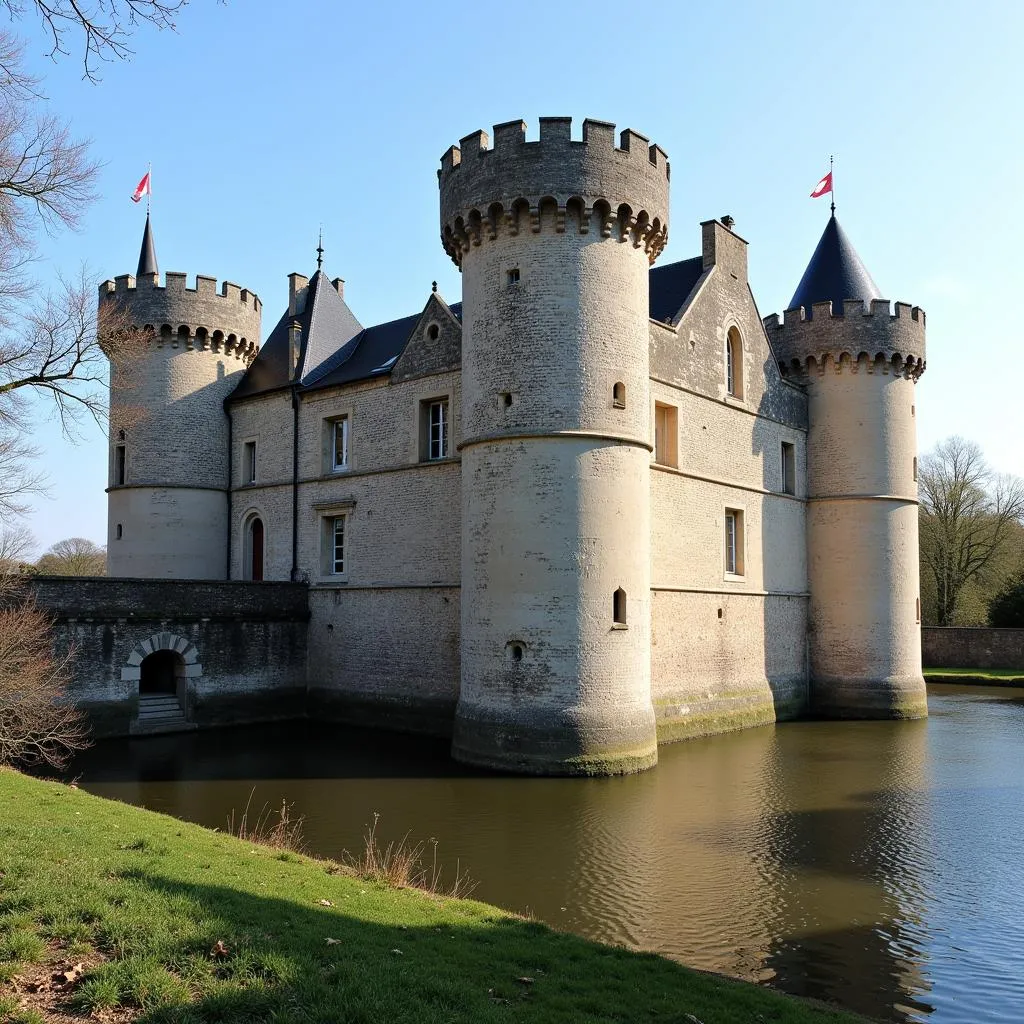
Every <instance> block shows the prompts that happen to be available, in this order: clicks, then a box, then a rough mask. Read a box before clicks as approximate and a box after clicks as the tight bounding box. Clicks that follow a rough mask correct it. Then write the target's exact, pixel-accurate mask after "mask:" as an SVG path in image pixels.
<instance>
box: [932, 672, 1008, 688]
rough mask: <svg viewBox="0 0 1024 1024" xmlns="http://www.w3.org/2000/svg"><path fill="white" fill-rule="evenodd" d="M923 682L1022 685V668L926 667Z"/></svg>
mask: <svg viewBox="0 0 1024 1024" xmlns="http://www.w3.org/2000/svg"><path fill="white" fill-rule="evenodd" d="M924 678H925V682H929V681H930V682H933V683H983V684H985V685H987V686H1024V669H1013V668H984V669H982V668H926V669H925V670H924Z"/></svg>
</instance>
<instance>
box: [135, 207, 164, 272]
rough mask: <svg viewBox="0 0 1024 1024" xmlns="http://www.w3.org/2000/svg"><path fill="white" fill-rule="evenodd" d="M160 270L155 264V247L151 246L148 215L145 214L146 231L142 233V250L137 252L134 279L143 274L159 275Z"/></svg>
mask: <svg viewBox="0 0 1024 1024" xmlns="http://www.w3.org/2000/svg"><path fill="white" fill-rule="evenodd" d="M159 273H160V268H159V267H158V266H157V262H156V246H155V245H154V244H153V232H152V229H151V228H150V226H149V214H148V213H147V214H146V230H145V231H143V232H142V248H141V249H140V250H139V269H138V270H136V271H135V276H136V277H142V275H143V274H159Z"/></svg>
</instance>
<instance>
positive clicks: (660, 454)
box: [654, 402, 679, 466]
mask: <svg viewBox="0 0 1024 1024" xmlns="http://www.w3.org/2000/svg"><path fill="white" fill-rule="evenodd" d="M654 461H655V462H657V463H658V464H659V465H661V466H678V465H679V410H678V409H677V408H676V407H675V406H674V405H662V404H661V402H655V403H654Z"/></svg>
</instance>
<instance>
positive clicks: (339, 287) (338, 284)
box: [331, 277, 345, 298]
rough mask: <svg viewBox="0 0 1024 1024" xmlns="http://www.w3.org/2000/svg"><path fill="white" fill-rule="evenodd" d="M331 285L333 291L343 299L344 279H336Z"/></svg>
mask: <svg viewBox="0 0 1024 1024" xmlns="http://www.w3.org/2000/svg"><path fill="white" fill-rule="evenodd" d="M331 284H333V285H334V290H335V291H336V292H337V293H338V294H339V295H340V296H341V297H342V298H345V279H344V278H343V277H336V278H335V279H334V280H333V281H332V282H331Z"/></svg>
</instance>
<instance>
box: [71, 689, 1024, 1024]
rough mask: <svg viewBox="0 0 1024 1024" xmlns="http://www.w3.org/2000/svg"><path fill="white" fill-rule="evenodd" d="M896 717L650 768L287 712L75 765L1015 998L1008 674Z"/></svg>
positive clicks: (1021, 897) (698, 962) (1016, 723)
mask: <svg viewBox="0 0 1024 1024" xmlns="http://www.w3.org/2000/svg"><path fill="white" fill-rule="evenodd" d="M929 707H930V712H931V717H930V718H929V719H927V720H926V721H918V722H909V723H891V722H869V723H829V722H822V723H819V722H804V723H792V724H785V725H780V726H774V727H773V726H766V727H762V728H758V729H752V730H749V731H745V732H738V733H733V734H729V735H726V736H720V737H715V738H712V739H707V740H694V741H690V742H685V743H678V744H674V745H672V746H668V747H662V748H661V750H660V763H659V765H658V767H657V768H656V769H655V770H654V771H651V772H646V773H644V774H641V775H635V776H630V777H626V778H617V779H595V780H589V779H522V778H513V777H504V776H497V775H489V774H485V773H482V772H474V771H472V770H467V769H465V768H463V767H461V766H459V765H456V764H454V763H453V762H452V761H451V760H450V758H449V756H448V745H447V743H445V742H443V741H437V740H429V739H422V738H412V737H407V736H397V735H389V734H384V733H373V732H368V731H361V730H357V729H350V728H347V727H338V726H328V725H323V724H317V723H296V724H290V725H286V726H261V727H253V728H246V729H237V730H230V731H223V732H218V733H213V732H206V733H191V734H183V735H179V736H171V737H165V738H159V739H146V740H135V741H128V740H124V741H120V740H118V741H108V742H105V743H102V744H100V745H98V746H97V747H96V748H94V749H93V750H92V751H89V752H88V753H87V754H86V755H84V756H83V757H81V758H80V759H79V760H78V761H77V762H76V763H75V764H74V765H73V766H72V768H71V769H70V773H69V774H71V775H77V776H79V777H80V780H79V781H80V784H81V785H82V786H83V788H85V789H88V790H90V791H91V792H94V793H98V794H100V795H102V796H107V797H112V798H115V799H119V800H125V801H129V802H131V803H137V804H143V805H145V806H146V807H149V808H152V809H154V810H159V811H164V812H167V813H169V814H174V815H177V816H180V817H182V818H187V819H190V820H193V821H198V822H201V823H203V824H206V825H209V826H212V827H218V828H222V827H224V825H225V822H226V819H227V816H228V814H229V813H230V812H231V810H232V809H234V810H235V811H236V812H240V811H241V810H242V809H243V808H244V807H245V805H246V804H247V802H249V801H250V794H252V798H251V804H252V807H253V808H254V809H259V808H260V807H261V806H262V805H264V804H269V805H277V804H280V802H281V800H282V799H285V800H287V801H288V802H290V803H292V804H293V805H294V811H295V813H296V814H299V815H303V816H304V817H305V837H306V841H307V844H308V846H309V847H310V849H311V850H312V851H313V852H316V853H320V854H323V855H325V856H331V857H337V856H338V855H339V854H340V852H341V851H342V850H343V849H348V850H357V849H359V848H360V847H361V845H362V833H363V831H364V829H365V826H366V824H367V823H368V822H370V821H372V819H373V816H374V814H375V813H376V814H379V815H380V825H379V828H378V834H379V835H380V836H381V837H383V838H385V839H390V838H398V837H400V836H401V835H402V834H404V833H405V832H409V834H410V836H411V838H412V839H414V840H424V841H429V840H430V839H432V838H436V839H437V840H438V842H439V847H438V850H439V858H440V860H441V861H442V862H443V863H444V864H445V865H446V867H448V868H451V869H454V867H455V865H456V863H458V864H459V866H460V867H461V868H462V869H463V870H468V871H469V873H470V874H471V876H472V877H473V878H474V879H475V880H476V881H477V882H478V887H477V889H476V892H475V894H474V895H475V896H476V897H477V898H479V899H482V900H485V901H487V902H490V903H495V904H497V905H499V906H503V907H508V908H510V909H513V910H518V911H524V912H525V911H529V912H531V913H532V914H534V915H535V916H537V917H538V918H541V919H543V920H545V921H547V922H550V923H551V924H553V925H554V926H556V927H558V928H563V929H566V930H570V931H574V932H578V933H579V934H581V935H585V936H588V937H591V938H596V939H601V940H604V941H608V942H616V943H623V944H626V945H629V946H634V947H641V948H644V949H652V950H656V951H658V952H661V953H664V954H666V955H667V956H670V957H674V958H676V959H678V960H681V961H683V962H684V963H687V964H690V965H692V966H695V967H700V968H705V969H708V970H715V971H722V972H725V973H728V974H733V975H736V976H738V977H742V978H746V979H749V980H752V981H758V982H761V983H763V984H769V985H773V986H775V987H778V988H780V989H783V990H785V991H787V992H794V993H798V994H803V995H812V996H817V997H820V998H823V999H828V1000H831V1001H833V1002H837V1003H840V1004H842V1005H843V1006H846V1007H848V1008H849V1009H852V1010H856V1011H859V1012H861V1013H864V1014H867V1015H869V1016H872V1017H876V1018H879V1019H881V1020H888V1021H899V1022H911V1021H924V1020H928V1021H934V1022H937V1024H980V1022H984V1021H993V1022H994V1021H1020V1020H1022V1019H1024V982H1022V978H1024V869H1022V864H1021V858H1020V851H1021V848H1022V847H1021V836H1022V835H1024V757H1022V747H1024V689H1009V688H999V689H994V688H993V689H987V688H969V689H968V688H957V687H952V686H936V687H932V688H930V692H929Z"/></svg>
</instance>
